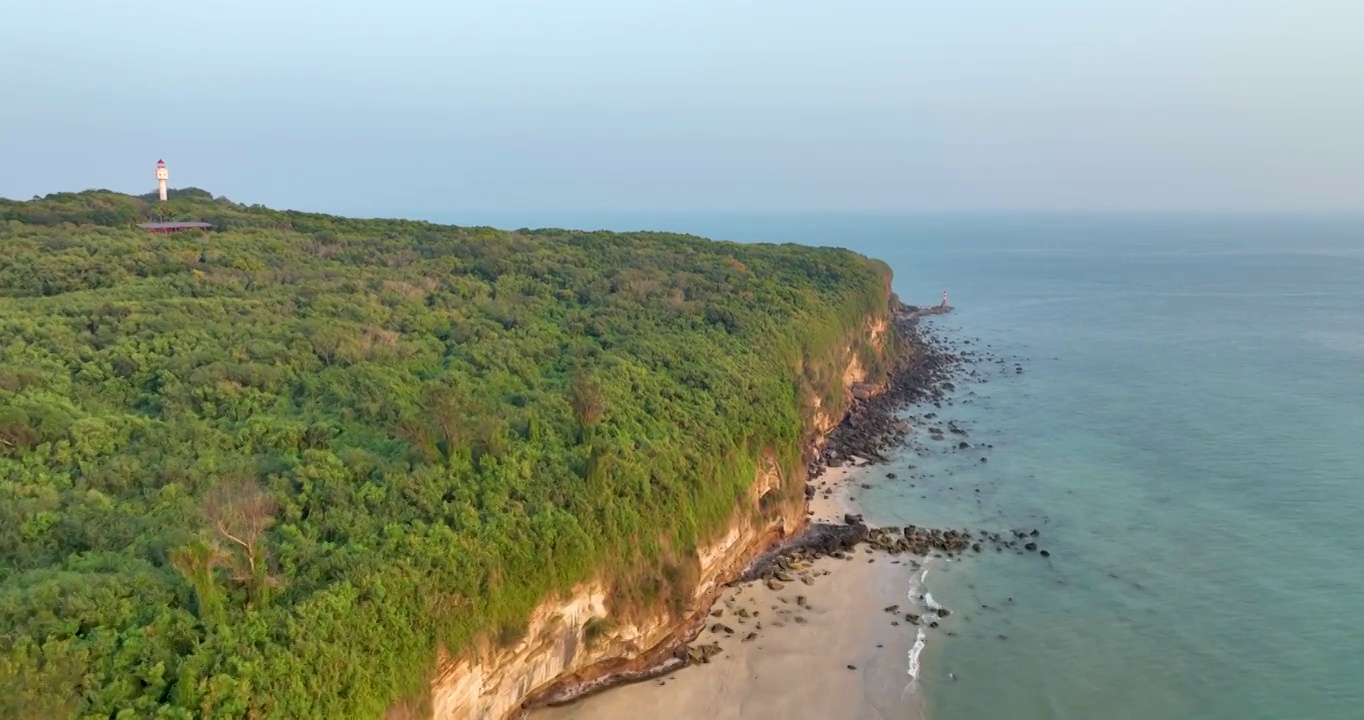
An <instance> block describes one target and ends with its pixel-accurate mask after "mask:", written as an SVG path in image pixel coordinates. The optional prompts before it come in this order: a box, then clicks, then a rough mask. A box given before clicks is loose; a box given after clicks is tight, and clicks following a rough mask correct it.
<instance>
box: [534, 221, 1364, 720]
mask: <svg viewBox="0 0 1364 720" xmlns="http://www.w3.org/2000/svg"><path fill="white" fill-rule="evenodd" d="M545 220H546V221H550V222H549V224H559V225H572V226H577V227H610V228H613V229H638V228H648V229H670V230H680V231H687V232H694V233H697V234H701V235H706V236H709V237H716V238H722V239H733V240H739V241H775V242H786V241H789V242H799V243H802V244H811V245H841V246H844V247H849V248H852V249H854V250H857V251H859V252H862V253H865V254H867V255H870V256H873V257H879V258H882V259H884V260H886V261H887V262H888V263H889V264H890V265H891V267H892V268H893V269H894V270H895V289H896V291H897V292H898V293H899V294H900V295H901V297H902V298H903V299H904V300H906V301H907V302H911V303H914V302H918V303H928V302H934V301H936V300H937V298H938V296H939V295H940V293H941V291H942V290H944V289H946V290H949V291H950V292H951V299H952V301H953V304H954V305H955V306H956V307H957V311H956V312H955V313H954V314H952V315H950V316H947V317H945V318H941V319H934V320H932V321H930V326H931V327H934V328H936V329H937V330H938V331H939V332H940V333H941V334H943V335H944V336H945V337H948V338H951V339H953V340H956V341H959V340H962V339H966V338H979V343H980V346H984V345H985V344H989V345H991V346H992V347H991V348H990V349H989V352H990V353H991V354H992V355H993V356H996V357H999V358H1004V359H1006V361H1007V362H1006V364H1004V365H1003V366H1001V365H998V364H991V365H983V366H981V368H980V371H981V372H982V373H983V374H985V375H986V376H987V378H988V380H989V382H987V383H983V384H977V383H961V384H960V387H959V390H958V393H957V395H956V397H955V400H956V404H954V405H952V406H948V407H944V408H943V409H942V410H940V411H939V412H940V413H941V416H942V417H941V418H940V421H944V420H946V419H951V418H955V419H958V420H959V421H961V423H962V424H963V425H964V426H965V427H966V428H967V430H968V431H969V433H970V434H969V436H968V437H967V438H965V439H966V441H967V442H969V443H971V445H972V446H973V447H972V448H970V449H968V450H965V451H958V450H955V449H954V447H955V442H956V441H957V440H959V439H960V438H957V437H955V436H953V435H950V434H949V435H948V438H950V439H951V440H952V443H953V444H952V445H951V446H949V444H948V442H947V441H944V442H941V443H934V442H932V441H930V440H928V439H927V437H926V434H924V433H918V434H917V435H916V438H915V441H916V443H918V444H919V445H921V446H924V448H925V449H924V454H922V455H920V454H919V453H918V452H917V451H916V450H915V449H913V448H911V449H907V450H906V451H905V452H904V453H903V454H902V455H900V456H898V457H896V458H895V462H893V463H892V464H891V465H890V466H888V467H881V468H876V469H874V470H872V471H871V472H869V473H868V475H867V479H866V481H867V482H870V483H871V484H873V488H872V489H870V490H863V489H860V488H859V489H858V490H857V491H855V495H857V500H858V501H859V502H860V503H861V504H862V505H863V506H864V507H866V508H868V513H867V514H868V519H869V520H875V521H879V522H885V523H898V524H907V523H916V524H921V525H936V526H954V527H970V528H973V529H980V528H989V529H992V530H1006V529H1009V528H1013V527H1018V528H1029V529H1030V528H1033V527H1036V528H1038V529H1039V530H1040V531H1041V537H1040V542H1041V546H1042V547H1043V548H1046V549H1048V550H1049V551H1051V552H1052V553H1053V554H1052V557H1050V558H1048V559H1044V558H1041V557H1039V556H1037V555H1035V554H1031V553H1029V554H1027V555H1025V556H1024V557H1017V556H1014V555H1010V554H1008V553H1003V554H995V553H993V552H992V551H991V552H987V553H985V554H984V555H982V556H974V555H973V556H971V557H968V558H966V559H965V560H963V561H960V562H956V561H945V560H935V561H934V564H932V565H931V568H932V569H931V571H930V574H929V576H928V579H927V589H928V590H929V591H930V592H931V593H932V595H933V597H934V598H935V599H936V600H938V601H939V602H941V603H942V604H943V605H945V606H947V607H949V608H951V609H952V610H954V615H953V616H952V617H951V618H949V619H948V621H947V622H945V623H943V626H942V627H941V628H938V629H936V630H930V631H928V641H927V646H926V649H925V650H924V652H923V654H922V657H921V661H922V667H921V677H920V679H919V681H918V683H917V685H918V690H919V691H921V692H922V693H923V696H924V698H925V699H926V702H927V711H928V714H929V716H930V717H931V718H933V720H986V719H989V718H1010V719H1024V720H1026V719H1030V718H1037V719H1039V720H1040V719H1042V718H1062V719H1066V718H1075V719H1077V720H1078V719H1081V718H1083V719H1085V720H1089V719H1090V718H1105V719H1114V720H1123V719H1127V718H1131V719H1134V720H1135V719H1142V720H1146V719H1148V718H1158V717H1180V718H1229V719H1230V718H1237V719H1238V720H1240V719H1245V718H1265V719H1266V720H1269V719H1271V718H1273V719H1276V720H1277V719H1279V718H1295V719H1303V720H1308V719H1317V718H1320V719H1322V720H1326V719H1335V718H1347V717H1358V716H1359V712H1360V710H1359V709H1360V708H1361V707H1364V682H1361V681H1360V678H1364V650H1362V649H1361V648H1364V624H1361V623H1360V622H1359V609H1360V608H1361V607H1364V605H1361V598H1364V574H1361V573H1360V572H1358V569H1359V568H1360V567H1361V563H1364V520H1361V516H1360V514H1361V511H1364V410H1361V408H1364V220H1361V219H1358V218H1354V219H1347V218H1336V219H1324V218H1318V219H1310V218H1287V217H1259V218H1101V217H1088V218H1063V217H1054V218H1045V217H1022V218H1019V217H966V216H957V217H939V218H932V217H921V218H893V217H852V216H842V217H805V218H789V217H788V218H771V217H769V218H761V217H740V216H685V215H678V216H670V217H665V216H658V217H652V218H649V217H643V216H635V217H623V216H617V217H614V218H613V217H598V218H585V217H584V218H576V219H573V218H564V219H550V218H546V219H545ZM532 224H535V223H532ZM973 347H976V345H971V346H966V349H970V348H973ZM1015 360H1017V362H1018V363H1020V364H1021V365H1022V368H1023V372H1022V373H1021V374H1018V373H1017V372H1016V371H1015V368H1014V363H1015ZM930 424H931V423H930ZM985 444H991V445H993V446H994V447H993V448H980V447H979V446H981V445H985ZM981 457H985V458H987V459H988V462H987V463H981V462H980V458H981ZM911 464H912V465H916V466H917V468H916V469H914V470H910V469H909V468H908V466H909V465H911ZM887 471H889V472H895V473H896V474H897V475H898V479H895V480H890V479H885V477H884V475H885V473H886V472H887ZM911 484H913V485H914V486H913V487H911ZM982 606H986V607H982ZM948 631H951V632H953V633H955V635H953V636H949V635H947V634H946V633H947V632H948ZM906 669H907V668H906ZM953 678H955V679H953ZM868 692H879V691H878V690H876V689H875V688H870V687H869V688H868ZM753 717H761V714H755V715H753Z"/></svg>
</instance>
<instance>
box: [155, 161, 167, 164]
mask: <svg viewBox="0 0 1364 720" xmlns="http://www.w3.org/2000/svg"><path fill="white" fill-rule="evenodd" d="M156 164H157V165H165V164H166V161H165V160H157V161H156Z"/></svg>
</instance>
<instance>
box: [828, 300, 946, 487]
mask: <svg viewBox="0 0 1364 720" xmlns="http://www.w3.org/2000/svg"><path fill="white" fill-rule="evenodd" d="M925 314H930V313H925V312H924V311H923V309H921V308H913V307H910V306H904V305H902V306H900V307H899V308H898V309H897V310H896V311H895V312H894V313H893V317H894V320H895V326H896V328H897V329H898V330H899V332H900V336H901V337H902V338H904V340H905V341H906V343H907V344H908V347H909V353H908V358H907V359H906V360H905V361H904V362H903V363H902V364H901V365H900V367H897V368H896V369H895V372H893V373H891V377H890V381H889V383H888V384H887V386H886V388H885V390H884V392H881V393H880V394H875V393H874V392H873V391H872V388H871V387H870V386H866V385H856V386H854V387H853V388H852V393H853V406H852V408H851V409H850V410H849V411H848V414H847V417H845V418H844V419H843V422H842V423H840V424H839V425H838V427H836V428H834V430H833V432H832V433H830V434H829V437H828V438H826V440H825V442H824V445H823V447H822V448H820V449H819V451H818V452H817V453H816V454H815V455H814V456H813V457H812V458H810V461H809V467H808V470H809V477H810V478H811V479H815V478H817V477H819V476H820V475H821V474H823V472H824V470H825V469H826V468H830V467H840V466H842V465H844V464H848V463H851V462H855V461H856V460H857V459H858V458H862V459H865V460H867V461H870V462H887V458H886V456H885V453H886V451H888V450H889V449H891V448H894V447H898V446H900V445H903V444H904V442H905V438H906V437H908V436H909V434H910V432H912V430H913V428H911V427H910V425H909V423H907V422H905V421H904V420H902V419H900V418H899V417H897V412H898V411H899V410H900V409H902V408H904V407H906V406H908V405H911V404H913V403H917V402H925V401H927V402H932V403H934V404H935V405H939V406H940V405H941V402H942V400H943V398H944V397H945V396H946V395H947V393H949V392H951V391H952V390H953V389H954V388H955V386H953V384H952V383H951V380H950V378H951V377H952V375H953V373H954V372H955V371H956V369H957V368H958V367H959V366H960V364H961V360H962V359H961V357H960V356H958V355H957V354H955V353H953V352H952V351H951V350H950V349H948V348H947V346H946V345H945V344H943V343H941V342H938V341H937V340H935V339H934V338H932V337H931V336H929V335H928V334H926V333H924V332H922V331H921V330H920V328H919V322H918V321H919V319H920V318H921V317H923V316H924V315H925ZM807 492H813V489H812V488H811V489H807Z"/></svg>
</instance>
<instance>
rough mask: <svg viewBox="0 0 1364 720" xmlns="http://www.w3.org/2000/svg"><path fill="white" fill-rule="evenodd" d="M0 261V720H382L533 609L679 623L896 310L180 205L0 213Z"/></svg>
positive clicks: (710, 276) (589, 252)
mask: <svg viewBox="0 0 1364 720" xmlns="http://www.w3.org/2000/svg"><path fill="white" fill-rule="evenodd" d="M149 219H156V220H170V219H182V220H203V221H207V222H211V223H213V224H214V226H215V231H214V232H210V233H203V232H192V233H182V234H176V235H169V236H158V235H151V234H148V233H144V232H141V231H139V230H136V229H135V228H134V227H133V224H135V223H137V222H143V221H146V220H149ZM0 252H3V256H2V257H0V718H18V717H22V718H60V717H81V718H114V717H117V718H125V717H126V718H146V717H155V718H198V717H203V718H238V717H272V718H303V717H325V718H376V717H379V716H380V715H382V713H383V712H384V709H385V708H386V707H388V706H389V704H390V703H392V702H394V701H395V700H397V699H401V698H404V697H410V696H412V695H414V694H415V693H418V692H419V690H420V688H421V687H422V686H423V683H425V682H426V680H427V678H428V674H429V672H430V671H431V668H432V666H433V663H434V661H435V658H436V655H437V652H438V649H440V648H444V649H447V650H449V651H451V652H458V650H459V648H461V647H462V646H464V645H466V644H467V643H469V642H471V641H473V640H475V639H477V638H479V637H487V638H494V639H496V638H503V639H510V638H513V637H515V636H516V633H517V631H518V629H519V628H520V627H521V626H522V625H523V624H524V621H525V619H526V617H527V615H528V613H529V610H530V609H531V608H532V607H533V605H534V604H535V603H536V602H537V601H538V600H540V599H542V598H543V597H545V596H546V595H548V594H549V593H552V592H554V591H556V590H561V589H564V588H567V587H569V586H571V585H572V584H574V583H577V582H581V581H583V580H586V579H589V578H592V577H608V578H611V579H612V580H614V581H615V582H616V587H617V589H618V592H617V597H616V601H617V602H618V603H622V604H630V603H634V604H642V605H648V604H651V603H661V602H667V601H668V596H669V595H670V594H676V593H677V592H678V591H679V590H680V589H685V588H679V587H676V586H677V585H679V584H685V582H686V580H685V578H686V577H687V573H686V572H679V565H684V564H685V563H686V562H687V561H686V557H687V556H688V554H689V553H691V552H692V551H693V550H694V548H695V546H696V544H697V543H698V542H701V541H703V540H705V539H706V538H707V536H708V535H710V534H713V533H715V532H716V531H717V530H719V529H720V528H721V527H722V526H723V524H724V523H725V522H726V520H727V519H728V518H729V517H730V516H731V514H732V513H733V512H734V509H735V507H736V499H737V498H739V497H741V496H742V495H743V494H744V493H745V492H746V490H747V488H748V487H749V484H750V483H751V482H752V479H753V472H754V467H755V464H756V462H757V460H758V457H759V455H760V453H762V452H764V451H769V452H775V453H776V454H777V456H778V457H780V458H781V461H782V463H783V464H784V465H785V467H786V468H787V470H788V471H791V473H792V474H793V475H794V474H796V473H797V472H798V471H797V467H798V466H799V452H800V447H801V443H802V440H803V436H804V434H805V433H806V432H808V430H807V420H808V418H807V417H806V416H807V415H808V414H809V408H810V407H812V405H813V404H814V403H815V402H822V403H826V404H828V403H832V404H834V405H837V404H838V403H841V402H842V399H841V395H840V394H839V393H838V391H837V388H838V377H839V373H840V371H841V367H839V357H840V354H841V353H843V352H845V351H846V349H847V347H848V346H849V344H850V343H852V344H853V346H854V351H856V352H862V353H863V355H864V357H863V359H864V361H865V362H866V363H868V364H871V365H872V366H873V367H876V363H877V362H878V361H879V358H878V357H877V356H876V355H875V353H872V352H870V351H868V350H867V349H865V348H858V347H857V346H856V343H857V342H858V340H857V338H858V337H859V336H860V333H859V328H860V327H861V326H862V325H863V323H864V322H865V320H866V318H867V317H868V316H869V315H876V314H881V313H884V312H885V303H886V292H887V290H886V288H887V287H888V270H887V269H886V268H885V267H884V266H883V265H881V264H880V263H877V262H874V261H871V260H868V259H866V258H862V257H860V256H857V255H855V254H853V253H850V252H847V251H843V250H836V249H815V248H806V247H798V246H777V245H738V244H729V243H719V242H711V241H707V240H703V239H700V238H695V237H689V236H681V235H668V234H655V233H635V234H612V233H589V232H574V231H562V230H538V231H527V230H522V231H518V232H505V231H498V230H493V229H490V228H460V227H446V226H439V225H433V224H428V223H422V222H409V221H397V220H351V219H343V218H337V217H330V216H323V215H315V214H305V213H294V212H278V211H273V210H268V209H265V208H261V207H246V206H242V205H238V204H234V203H231V202H228V201H226V200H224V199H221V198H219V199H214V198H213V197H212V196H211V195H209V194H208V193H205V192H203V191H198V190H186V191H180V192H177V193H175V194H174V195H173V196H172V198H171V200H170V201H169V202H167V203H164V204H160V203H155V202H150V201H149V200H148V199H147V198H138V197H133V196H127V195H120V194H116V193H111V192H105V191H88V192H84V193H63V194H57V195H50V196H48V197H46V198H42V199H37V198H35V199H34V200H32V201H26V202H13V201H6V200H0Z"/></svg>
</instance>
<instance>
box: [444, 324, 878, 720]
mask: <svg viewBox="0 0 1364 720" xmlns="http://www.w3.org/2000/svg"><path fill="white" fill-rule="evenodd" d="M887 327H888V322H887V320H886V318H884V317H878V318H872V319H869V320H868V322H867V323H866V325H865V327H864V328H863V332H864V337H863V340H864V341H866V342H870V343H871V344H872V346H873V347H875V348H877V349H878V351H879V350H880V349H881V348H882V347H883V344H884V339H885V334H886V329H887ZM844 356H845V367H846V369H845V371H844V373H843V375H842V378H841V379H842V383H843V390H844V392H845V393H846V394H847V395H848V396H849V397H850V396H851V394H852V390H853V388H854V387H856V386H860V385H862V384H863V383H865V382H866V381H867V379H868V378H867V372H866V370H865V369H864V368H863V367H862V363H861V362H860V360H859V358H858V354H857V352H856V351H855V348H854V347H853V345H852V344H849V345H848V346H847V347H846V348H845V349H844ZM816 403H817V400H816ZM816 408H817V410H816V413H815V416H814V418H813V424H814V426H815V427H814V428H813V429H814V430H815V431H816V433H817V434H818V436H819V437H820V438H821V439H822V437H823V436H824V435H825V434H826V433H828V432H829V431H830V430H832V429H833V428H834V427H835V426H836V425H837V424H838V422H839V421H840V420H841V412H840V413H837V414H836V413H834V412H830V410H833V409H832V408H819V407H818V404H816ZM798 472H802V473H803V470H799V471H798ZM804 480H805V478H804V477H798V478H792V477H783V474H782V471H781V468H780V466H779V464H778V463H777V462H776V460H775V458H773V457H770V456H769V457H765V458H764V459H763V461H762V462H761V464H760V466H759V468H758V470H757V477H756V478H755V479H754V482H753V486H752V488H751V489H750V491H749V494H748V497H747V498H745V501H744V502H743V503H741V504H740V506H739V507H736V508H735V512H734V515H733V517H732V519H731V521H730V523H729V525H728V529H727V531H726V532H725V533H724V535H723V536H721V537H719V538H717V539H715V540H714V541H712V542H710V543H709V544H706V545H704V546H702V547H700V548H699V549H698V551H697V560H698V561H699V568H700V579H699V581H698V582H697V584H696V586H695V590H694V592H693V593H692V595H691V598H690V599H689V601H688V602H687V604H686V605H687V606H686V609H685V612H684V613H683V614H682V617H680V618H679V617H678V616H676V615H673V614H672V613H670V612H669V611H668V610H666V609H664V608H658V609H656V610H654V611H652V612H646V613H639V614H637V615H636V616H633V617H613V616H612V614H611V613H610V611H609V609H608V608H609V602H608V592H609V589H608V585H607V583H605V582H602V581H593V582H589V583H584V584H582V585H580V586H578V587H576V588H574V589H573V591H572V592H571V593H569V594H568V595H566V596H561V597H555V598H549V599H547V600H546V601H545V602H543V603H541V605H540V606H539V607H538V608H537V609H536V610H535V612H534V613H533V614H532V617H531V620H530V623H529V625H528V627H527V630H526V632H525V635H524V636H523V639H522V640H521V641H520V642H518V643H516V644H515V645H513V646H509V647H499V646H496V645H494V644H493V643H491V642H484V643H480V644H478V645H477V646H476V647H473V648H470V649H468V650H466V651H465V652H463V653H461V654H460V655H459V656H458V657H443V658H441V660H440V665H439V668H438V672H437V675H436V676H435V678H434V680H433V681H432V686H431V707H432V717H433V720H505V719H506V718H511V717H515V716H516V715H518V714H519V713H520V712H521V711H522V708H523V705H524V704H525V703H526V701H527V700H528V699H531V698H534V697H536V696H537V695H541V694H544V693H546V692H548V693H550V694H551V695H556V696H562V697H569V696H572V695H574V694H576V691H577V690H578V689H579V688H589V687H591V686H592V685H593V683H595V682H601V681H603V680H605V679H609V678H610V677H613V676H618V675H628V674H629V673H631V672H632V671H638V670H639V669H640V668H642V667H643V666H645V665H652V664H655V663H657V662H658V661H659V660H660V659H665V658H666V655H667V653H668V651H669V650H670V649H671V648H673V647H674V646H676V645H678V644H680V643H684V642H686V641H687V640H689V639H690V637H691V636H693V635H694V634H695V631H696V630H698V629H699V628H700V626H701V624H702V623H704V620H705V617H706V614H707V613H708V612H709V610H710V607H711V605H712V604H713V602H714V600H715V598H716V596H717V595H718V594H719V592H720V590H721V589H722V587H723V585H724V583H726V582H729V581H730V580H732V579H733V578H734V577H736V576H737V575H738V574H739V573H740V572H742V571H743V569H744V567H746V566H747V565H748V564H749V563H750V562H751V561H752V560H753V559H754V558H755V557H757V556H758V555H759V554H760V553H762V552H763V551H764V550H767V549H768V548H770V547H772V546H773V545H774V544H776V543H777V542H780V541H781V540H782V539H784V538H787V537H790V536H791V535H793V534H795V533H797V532H799V531H800V530H801V529H803V528H804V526H805V523H806V514H805V509H806V503H805V497H804V494H803V492H801V490H803V484H804Z"/></svg>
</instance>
